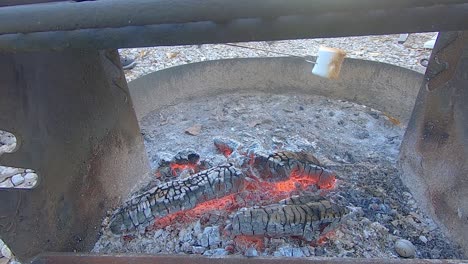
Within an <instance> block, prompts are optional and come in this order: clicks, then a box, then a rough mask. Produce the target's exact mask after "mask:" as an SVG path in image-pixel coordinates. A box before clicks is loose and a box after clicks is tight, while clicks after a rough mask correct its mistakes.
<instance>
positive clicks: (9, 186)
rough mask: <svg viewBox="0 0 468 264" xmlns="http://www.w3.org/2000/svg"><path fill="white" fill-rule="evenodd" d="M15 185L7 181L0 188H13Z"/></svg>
mask: <svg viewBox="0 0 468 264" xmlns="http://www.w3.org/2000/svg"><path fill="white" fill-rule="evenodd" d="M13 187H14V185H13V183H11V181H10V179H7V180H6V181H4V182H0V188H13Z"/></svg>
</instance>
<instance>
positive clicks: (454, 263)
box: [32, 254, 468, 264]
mask: <svg viewBox="0 0 468 264" xmlns="http://www.w3.org/2000/svg"><path fill="white" fill-rule="evenodd" d="M58 263H60V264H61V263H69V264H78V263H79V264H108V263H112V264H133V263H134V264H150V263H151V264H155V263H156V264H162V263H164V264H283V263H288V264H356V263H359V264H374V263H375V264H466V263H468V261H466V260H449V259H447V260H441V259H398V258H395V259H353V258H263V257H257V258H245V257H221V258H208V257H199V256H167V255H166V256H164V255H160V256H143V255H125V256H124V255H113V256H98V255H85V254H61V255H59V254H51V255H43V256H39V257H38V258H36V259H35V260H34V261H33V262H32V264H58Z"/></svg>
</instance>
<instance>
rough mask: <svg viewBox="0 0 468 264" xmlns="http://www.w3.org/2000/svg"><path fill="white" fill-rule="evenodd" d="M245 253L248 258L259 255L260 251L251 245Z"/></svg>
mask: <svg viewBox="0 0 468 264" xmlns="http://www.w3.org/2000/svg"><path fill="white" fill-rule="evenodd" d="M244 255H245V256H246V257H248V258H252V257H258V251H257V250H256V249H255V248H254V247H249V248H248V249H247V250H246V251H245V253H244Z"/></svg>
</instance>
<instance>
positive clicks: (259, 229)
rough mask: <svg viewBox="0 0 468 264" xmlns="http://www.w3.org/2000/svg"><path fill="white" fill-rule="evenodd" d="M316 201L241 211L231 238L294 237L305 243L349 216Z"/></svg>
mask: <svg viewBox="0 0 468 264" xmlns="http://www.w3.org/2000/svg"><path fill="white" fill-rule="evenodd" d="M315 199H316V198H315V197H307V196H305V197H292V198H290V199H287V200H284V201H282V202H280V203H279V204H275V205H268V206H263V207H251V208H243V209H241V210H239V211H238V212H237V213H236V214H235V215H234V217H233V219H232V224H231V234H232V235H234V236H238V235H248V236H255V235H262V236H265V235H266V236H269V237H284V236H297V237H302V238H303V239H304V240H306V241H314V240H317V239H318V238H319V237H320V236H321V235H323V234H326V233H328V232H329V231H331V230H333V229H335V228H336V227H338V225H339V224H341V223H342V222H343V221H344V219H345V216H346V215H347V214H348V209H347V208H346V207H341V206H338V205H336V204H333V203H331V202H329V201H327V200H323V199H321V200H318V201H317V200H315Z"/></svg>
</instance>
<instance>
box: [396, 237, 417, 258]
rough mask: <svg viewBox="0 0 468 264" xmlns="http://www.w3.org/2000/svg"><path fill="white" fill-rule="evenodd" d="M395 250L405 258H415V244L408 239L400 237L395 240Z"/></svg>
mask: <svg viewBox="0 0 468 264" xmlns="http://www.w3.org/2000/svg"><path fill="white" fill-rule="evenodd" d="M395 251H396V252H397V253H398V255H400V257H403V258H414V256H415V255H416V248H415V246H414V245H413V243H411V242H410V241H408V240H406V239H399V240H397V241H396V242H395Z"/></svg>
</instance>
